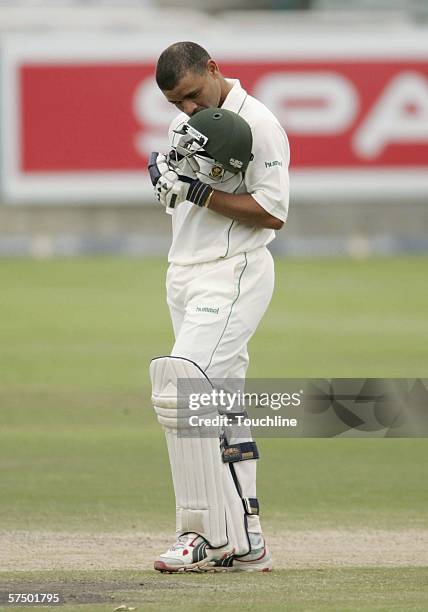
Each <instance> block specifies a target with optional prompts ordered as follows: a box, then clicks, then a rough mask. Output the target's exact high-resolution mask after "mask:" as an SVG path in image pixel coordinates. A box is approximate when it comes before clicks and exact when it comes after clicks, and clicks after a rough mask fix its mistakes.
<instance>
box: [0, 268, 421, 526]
mask: <svg viewBox="0 0 428 612" xmlns="http://www.w3.org/2000/svg"><path fill="white" fill-rule="evenodd" d="M427 264H428V258H427V257H402V258H388V259H367V260H360V261H358V260H357V261H354V260H349V259H337V260H331V259H322V260H319V261H316V260H298V261H297V260H277V261H276V269H277V281H276V291H275V295H274V298H273V301H272V304H271V306H270V309H269V311H268V313H267V314H266V316H265V318H264V320H263V322H262V324H261V325H260V327H259V329H258V331H257V333H256V336H255V338H254V339H253V340H252V342H251V344H250V360H251V362H250V370H249V376H252V377H276V378H280V377H284V378H285V377H366V376H367V377H410V378H413V377H427V364H428V329H427V312H428V285H427V282H426V271H427ZM165 272H166V263H165V261H161V260H158V259H152V260H150V259H144V260H138V259H121V258H88V259H72V260H67V259H64V260H59V259H57V260H47V261H34V260H33V261H30V260H2V261H0V278H1V294H0V407H1V409H0V470H1V489H2V494H1V496H0V522H1V526H2V528H3V529H50V530H52V529H58V530H64V529H65V530H79V531H94V530H97V531H130V530H133V529H136V530H139V531H146V530H148V529H150V530H158V531H165V530H167V531H172V530H173V522H174V502H173V497H172V486H171V481H170V473H169V465H168V460H167V455H166V448H165V444H164V439H163V433H162V431H161V430H160V428H159V426H158V425H157V424H156V422H155V419H154V416H153V411H152V408H151V405H150V400H149V398H150V389H149V377H148V363H149V361H150V359H151V358H152V357H153V356H156V355H160V354H167V353H168V352H169V350H170V348H171V346H172V330H171V325H170V322H169V316H168V311H167V306H166V303H165V290H164V276H165ZM259 446H260V449H261V455H262V460H261V461H260V462H259V496H260V499H261V504H262V509H263V518H264V521H265V524H266V523H268V524H270V525H271V526H272V527H275V528H278V529H281V527H283V528H284V529H290V528H293V527H298V528H302V529H304V528H305V527H308V526H310V528H316V527H320V528H322V527H338V526H340V527H341V528H352V527H355V526H360V527H364V526H371V527H381V528H386V529H388V528H394V529H396V528H397V529H398V528H411V527H416V528H418V527H427V526H428V519H427V514H426V507H427V503H428V491H427V489H426V486H424V483H426V482H427V479H428V442H427V440H425V439H395V440H394V439H388V440H385V439H363V440H361V439H353V440H350V439H322V440H317V439H300V440H298V439H293V440H291V439H261V440H259Z"/></svg>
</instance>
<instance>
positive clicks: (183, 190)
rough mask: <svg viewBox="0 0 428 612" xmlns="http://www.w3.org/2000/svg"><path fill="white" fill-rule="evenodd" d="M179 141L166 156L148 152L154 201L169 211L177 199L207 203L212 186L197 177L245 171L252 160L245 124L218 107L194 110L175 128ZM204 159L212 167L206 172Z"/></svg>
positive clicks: (249, 139) (179, 201)
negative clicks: (212, 165) (203, 169)
mask: <svg viewBox="0 0 428 612" xmlns="http://www.w3.org/2000/svg"><path fill="white" fill-rule="evenodd" d="M175 133H176V135H178V136H179V140H178V142H177V143H176V145H175V146H173V149H172V150H171V151H170V153H169V154H168V156H167V157H166V156H165V155H161V154H159V153H156V152H155V153H152V154H151V156H150V162H149V173H150V178H151V181H152V185H153V186H154V188H155V194H156V197H157V199H158V201H159V202H160V203H161V204H162V205H163V206H165V208H166V211H167V212H169V213H170V214H172V211H173V209H174V208H175V207H176V206H177V205H178V204H180V203H181V202H184V201H188V202H192V203H193V204H196V205H197V206H200V207H204V206H208V205H209V203H210V200H211V196H212V194H213V191H214V190H213V188H212V187H211V186H210V185H209V184H207V183H205V182H202V181H201V180H200V179H199V178H198V176H201V175H203V176H207V179H208V183H209V182H212V181H210V178H213V177H214V176H216V175H215V173H214V170H215V171H216V172H217V173H218V175H219V176H220V177H223V176H224V174H226V173H228V174H229V175H230V176H236V175H237V174H239V173H245V171H246V169H247V167H248V164H249V163H250V161H251V160H252V158H253V156H252V153H251V148H252V134H251V128H250V126H249V125H248V123H247V122H246V121H245V120H244V119H243V118H242V117H240V116H239V115H238V114H237V113H234V112H232V111H228V110H225V109H222V108H207V109H205V110H203V111H199V112H197V113H196V114H195V115H193V116H192V117H190V118H189V120H188V121H187V122H185V123H184V124H182V125H181V127H180V129H178V130H176V131H175ZM196 158H199V159H200V163H201V165H204V164H207V160H209V161H210V162H212V163H213V164H214V166H215V167H213V171H212V172H211V174H210V175H209V177H208V175H204V173H203V172H202V170H201V168H200V163H199V162H198V161H197V159H196Z"/></svg>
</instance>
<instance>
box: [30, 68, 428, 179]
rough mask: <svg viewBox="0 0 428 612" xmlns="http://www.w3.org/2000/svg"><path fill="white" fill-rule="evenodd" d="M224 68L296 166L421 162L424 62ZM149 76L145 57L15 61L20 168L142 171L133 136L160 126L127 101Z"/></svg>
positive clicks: (426, 126) (425, 162)
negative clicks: (258, 106)
mask: <svg viewBox="0 0 428 612" xmlns="http://www.w3.org/2000/svg"><path fill="white" fill-rule="evenodd" d="M222 70H223V72H224V74H226V75H233V76H239V77H240V80H241V83H242V85H243V86H244V87H245V88H246V89H247V90H248V92H249V93H251V94H254V95H256V96H257V97H259V98H260V99H261V100H262V101H264V102H265V103H266V104H267V106H268V107H269V108H270V109H271V110H272V111H273V112H274V113H275V114H276V116H277V117H278V118H279V119H280V121H281V123H282V125H283V127H284V128H285V130H286V131H287V133H288V136H289V139H290V142H291V149H292V165H293V167H294V168H296V169H298V168H317V169H322V168H329V169H331V168H366V167H369V168H370V167H371V168H376V167H379V166H388V167H403V166H412V167H417V166H419V167H427V166H428V61H426V62H398V63H397V62H386V61H383V62H379V61H376V62H368V61H361V62H355V61H353V62H350V61H342V62H339V61H338V62H335V63H331V62H330V63H325V62H318V63H316V64H314V63H311V62H293V63H291V62H276V63H273V62H269V63H260V62H247V63H240V64H237V63H227V62H225V63H223V64H222ZM153 74H154V66H153V64H145V63H141V64H139V65H135V64H131V65H129V64H126V63H123V64H118V63H114V64H111V65H109V64H99V65H89V66H88V65H78V64H76V65H58V64H55V65H43V64H41V65H22V66H20V68H19V82H20V91H21V117H20V123H21V125H22V145H21V169H22V171H23V172H39V171H44V172H46V171H48V172H58V171H61V172H64V171H85V172H90V171H93V170H102V171H117V170H138V169H140V170H142V169H145V168H146V165H147V152H148V149H147V150H145V151H144V150H143V151H142V150H141V147H140V149H139V148H138V146H137V140H136V139H137V137H138V141H139V142H140V143H141V142H142V141H144V139H145V137H146V136H147V137H148V139H149V140H150V135H151V134H152V132H153V130H154V129H156V130H158V129H159V125H153V124H152V123H150V121H144V120H141V119H140V118H139V116H137V114H136V112H135V105H134V97H135V94H136V92H137V90H138V88H139V87H140V86H141V84H142V83H147V84H148V85H149V86H150V82H151V81H153V79H154V76H153ZM153 86H154V84H153ZM151 98H152V96H150V95H147V96H146V99H144V97H142V98H141V103H142V104H143V105H144V104H150V103H151ZM145 115H149V112H142V113H140V116H141V117H144V116H145ZM166 128H167V124H165V125H164V129H166ZM427 170H428V168H427Z"/></svg>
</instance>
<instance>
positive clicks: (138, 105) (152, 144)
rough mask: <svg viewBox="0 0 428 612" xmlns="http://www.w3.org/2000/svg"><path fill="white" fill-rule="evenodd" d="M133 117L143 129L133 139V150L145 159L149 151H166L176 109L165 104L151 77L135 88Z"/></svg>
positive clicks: (167, 103) (164, 99) (165, 101)
mask: <svg viewBox="0 0 428 612" xmlns="http://www.w3.org/2000/svg"><path fill="white" fill-rule="evenodd" d="M133 109H134V115H135V116H136V117H137V119H138V120H139V121H141V123H143V124H144V129H143V130H142V131H141V132H140V133H139V134H137V135H136V137H135V148H136V149H137V151H138V153H139V154H140V155H143V156H144V157H147V156H148V155H149V154H150V153H151V151H167V150H168V127H169V124H170V123H171V121H172V120H173V119H174V117H175V115H177V112H178V111H177V109H175V108H174V106H173V105H172V104H169V102H167V100H166V98H165V97H164V95H163V94H162V92H161V91H160V89H159V88H158V86H157V85H156V83H155V82H154V80H153V77H150V78H148V79H145V80H144V81H142V83H141V84H140V85H139V86H138V87H137V89H136V91H135V94H134V99H133Z"/></svg>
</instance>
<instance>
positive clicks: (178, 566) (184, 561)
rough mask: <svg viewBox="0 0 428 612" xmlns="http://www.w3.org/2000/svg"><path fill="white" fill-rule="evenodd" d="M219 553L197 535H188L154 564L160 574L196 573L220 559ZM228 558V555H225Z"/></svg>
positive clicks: (182, 537) (179, 539)
mask: <svg viewBox="0 0 428 612" xmlns="http://www.w3.org/2000/svg"><path fill="white" fill-rule="evenodd" d="M218 554H219V553H218V551H216V550H213V549H210V548H208V542H207V541H206V540H205V539H204V538H203V537H202V536H200V535H198V534H197V533H186V534H184V535H182V536H180V537H179V538H178V540H177V542H176V543H175V544H174V545H173V546H171V548H169V549H168V550H167V551H166V553H164V554H163V555H160V556H159V557H158V559H156V561H155V563H154V568H155V570H158V571H159V572H169V573H172V572H192V571H193V572H195V571H200V570H201V569H202V567H203V566H205V565H206V564H207V563H210V562H212V561H214V559H215V558H216V556H217V558H218ZM223 556H224V557H226V556H227V553H226V554H225V555H223Z"/></svg>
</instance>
